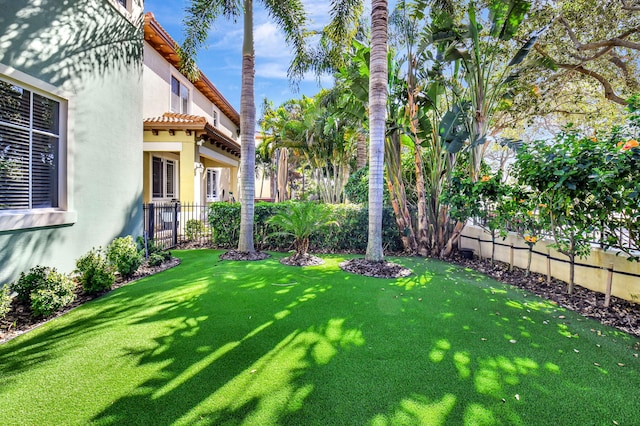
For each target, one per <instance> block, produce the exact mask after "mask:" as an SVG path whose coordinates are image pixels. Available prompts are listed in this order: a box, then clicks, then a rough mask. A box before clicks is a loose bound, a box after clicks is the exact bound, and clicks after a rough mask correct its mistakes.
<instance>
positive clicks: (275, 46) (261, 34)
mask: <svg viewBox="0 0 640 426" xmlns="http://www.w3.org/2000/svg"><path fill="white" fill-rule="evenodd" d="M253 40H254V48H255V51H256V56H258V57H262V58H290V57H291V53H290V51H289V48H288V46H287V43H286V41H285V38H284V35H283V34H282V31H280V29H279V28H278V27H277V26H276V25H275V24H274V23H273V22H265V23H263V24H260V25H257V26H256V27H255V29H254V32H253Z"/></svg>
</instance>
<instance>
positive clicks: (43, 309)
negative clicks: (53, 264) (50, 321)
mask: <svg viewBox="0 0 640 426" xmlns="http://www.w3.org/2000/svg"><path fill="white" fill-rule="evenodd" d="M75 287H76V285H75V283H74V282H73V281H72V280H71V278H69V277H68V276H67V275H65V274H62V273H59V272H56V271H55V270H51V271H50V272H49V274H48V275H47V280H46V284H45V285H44V286H43V287H41V288H38V289H36V290H34V291H33V292H32V293H31V311H32V312H33V315H34V316H36V317H48V316H51V314H53V313H54V312H56V311H58V310H60V309H62V308H63V307H65V306H67V305H68V304H69V303H71V302H73V301H74V299H75V298H76V295H75V293H74V292H73V290H74V289H75Z"/></svg>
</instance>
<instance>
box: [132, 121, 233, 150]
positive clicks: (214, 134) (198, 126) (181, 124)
mask: <svg viewBox="0 0 640 426" xmlns="http://www.w3.org/2000/svg"><path fill="white" fill-rule="evenodd" d="M143 123H144V124H143V127H144V130H153V131H157V130H169V131H170V130H196V131H198V130H199V131H198V132H196V135H197V136H204V137H205V139H210V140H211V142H212V143H213V144H214V145H215V146H217V147H219V148H222V149H223V150H225V151H227V152H230V153H231V154H233V155H235V156H237V157H239V156H240V144H239V143H238V142H237V141H235V140H233V139H232V138H230V137H229V136H227V135H225V134H224V133H222V132H221V131H220V130H219V129H217V128H216V127H214V126H213V125H211V124H210V123H209V122H207V119H206V118H205V117H202V116H199V115H190V114H179V113H175V112H165V113H164V114H162V115H161V116H160V117H150V118H145V119H144V120H143Z"/></svg>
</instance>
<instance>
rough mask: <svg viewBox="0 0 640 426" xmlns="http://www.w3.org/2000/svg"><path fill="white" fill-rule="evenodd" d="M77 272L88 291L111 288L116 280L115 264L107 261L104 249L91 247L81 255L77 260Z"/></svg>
mask: <svg viewBox="0 0 640 426" xmlns="http://www.w3.org/2000/svg"><path fill="white" fill-rule="evenodd" d="M75 273H76V274H77V277H78V282H79V283H80V284H81V285H82V288H83V290H84V291H85V292H87V293H100V292H102V291H105V290H109V289H110V288H111V286H112V285H113V283H114V282H115V280H116V276H115V274H114V271H113V266H112V265H111V264H110V263H109V262H108V261H107V258H106V256H105V255H104V253H103V251H102V249H91V251H89V252H88V253H87V254H85V255H84V256H82V257H80V258H79V259H78V260H77V261H76V269H75Z"/></svg>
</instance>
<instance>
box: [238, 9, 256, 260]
mask: <svg viewBox="0 0 640 426" xmlns="http://www.w3.org/2000/svg"><path fill="white" fill-rule="evenodd" d="M254 74H255V54H254V50H253V0H244V40H243V44H242V92H241V94H240V131H241V132H242V133H241V138H240V141H241V146H240V151H241V157H240V205H241V207H240V237H239V238H238V251H239V252H242V253H254V252H255V248H254V245H253V216H254V200H255V175H254V173H253V170H254V169H255V162H256V145H255V138H254V135H255V128H256V104H255V100H254V94H253V88H254Z"/></svg>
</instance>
